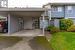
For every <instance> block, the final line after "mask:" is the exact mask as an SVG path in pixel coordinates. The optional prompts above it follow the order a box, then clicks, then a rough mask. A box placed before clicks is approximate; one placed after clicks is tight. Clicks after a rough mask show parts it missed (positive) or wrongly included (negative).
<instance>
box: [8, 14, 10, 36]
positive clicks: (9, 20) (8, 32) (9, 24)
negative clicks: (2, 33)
mask: <svg viewBox="0 0 75 50" xmlns="http://www.w3.org/2000/svg"><path fill="white" fill-rule="evenodd" d="M9 34H10V14H9V13H8V35H9Z"/></svg>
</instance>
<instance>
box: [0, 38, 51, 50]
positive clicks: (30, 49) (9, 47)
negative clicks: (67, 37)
mask: <svg viewBox="0 0 75 50" xmlns="http://www.w3.org/2000/svg"><path fill="white" fill-rule="evenodd" d="M2 39H3V40H0V50H50V49H46V48H45V45H43V46H44V47H43V46H42V45H40V44H38V43H37V42H36V38H35V37H20V38H19V37H3V38H2Z"/></svg>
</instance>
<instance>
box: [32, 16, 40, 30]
mask: <svg viewBox="0 0 75 50" xmlns="http://www.w3.org/2000/svg"><path fill="white" fill-rule="evenodd" d="M32 21H33V24H32V27H33V29H39V28H40V26H39V23H40V22H39V18H34V17H33V18H32Z"/></svg>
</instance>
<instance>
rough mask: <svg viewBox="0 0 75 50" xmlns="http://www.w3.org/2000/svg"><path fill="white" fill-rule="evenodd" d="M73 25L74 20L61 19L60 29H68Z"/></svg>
mask: <svg viewBox="0 0 75 50" xmlns="http://www.w3.org/2000/svg"><path fill="white" fill-rule="evenodd" d="M71 25H73V21H72V20H71V19H61V20H60V29H61V30H65V31H66V30H67V29H68V28H69V27H70V26H71Z"/></svg>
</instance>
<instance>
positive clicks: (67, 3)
mask: <svg viewBox="0 0 75 50" xmlns="http://www.w3.org/2000/svg"><path fill="white" fill-rule="evenodd" d="M47 5H75V2H73V3H71V2H70V3H69V2H64V3H61V2H56V3H48V4H46V5H44V6H47Z"/></svg>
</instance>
